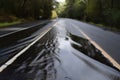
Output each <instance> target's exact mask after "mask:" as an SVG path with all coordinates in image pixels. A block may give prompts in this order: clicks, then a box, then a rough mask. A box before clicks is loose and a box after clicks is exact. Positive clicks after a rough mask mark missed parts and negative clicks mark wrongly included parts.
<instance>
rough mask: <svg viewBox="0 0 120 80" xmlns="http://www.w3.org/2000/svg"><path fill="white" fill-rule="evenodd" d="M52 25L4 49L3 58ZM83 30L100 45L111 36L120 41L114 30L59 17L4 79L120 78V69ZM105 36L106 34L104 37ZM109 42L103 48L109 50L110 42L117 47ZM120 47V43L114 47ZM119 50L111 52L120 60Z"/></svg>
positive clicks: (2, 78)
mask: <svg viewBox="0 0 120 80" xmlns="http://www.w3.org/2000/svg"><path fill="white" fill-rule="evenodd" d="M50 27H52V26H45V27H44V29H43V28H39V29H38V30H37V31H35V32H33V33H31V34H30V35H29V36H26V37H23V38H21V39H19V40H17V42H15V43H14V44H13V43H12V44H10V45H9V46H7V47H4V49H1V50H0V52H2V53H1V54H2V56H0V57H1V58H0V59H1V61H6V60H5V58H8V59H9V58H11V57H9V56H12V55H15V54H17V53H18V52H19V51H21V50H22V49H24V48H25V47H26V46H28V45H29V44H30V43H31V42H33V41H34V40H36V37H38V36H39V35H41V32H42V31H45V30H46V29H48V28H50ZM79 29H81V30H82V31H84V32H85V33H86V34H87V35H88V36H89V37H91V38H92V39H93V40H94V41H96V42H97V43H98V44H99V43H101V44H99V45H100V46H101V45H102V41H105V39H107V40H108V41H109V37H111V36H112V37H114V40H115V41H120V40H119V39H120V36H119V35H117V34H114V33H112V32H109V31H104V30H102V29H100V28H97V27H94V26H92V25H88V24H85V23H82V22H78V21H74V20H70V19H58V20H57V23H56V25H54V26H53V28H52V29H51V30H50V31H49V32H48V33H47V34H45V35H44V36H43V37H42V38H41V39H39V40H38V41H37V42H36V43H35V44H34V45H33V46H31V47H30V48H29V49H28V50H27V51H25V52H24V54H22V55H21V56H19V57H18V58H17V59H16V60H15V61H14V62H13V63H12V64H11V65H9V66H8V67H7V68H6V69H4V70H3V71H2V72H1V73H0V80H120V72H119V71H118V70H117V69H116V68H114V66H113V65H112V63H111V62H110V61H109V60H108V59H107V58H105V57H104V56H103V55H102V54H101V52H100V51H99V50H98V49H97V48H95V46H94V45H92V44H91V43H90V42H89V41H88V40H87V39H85V36H83V35H82V33H81V32H80V31H79ZM94 33H95V34H94ZM99 33H100V34H99ZM104 35H106V37H103V36H104ZM113 35H114V36H113ZM107 37H108V38H107ZM99 39H100V40H99ZM102 39H104V40H102ZM112 40H113V39H112ZM112 40H111V39H110V41H112ZM108 41H106V42H104V43H103V44H104V45H105V43H107V42H108ZM109 43H111V44H107V45H105V46H104V45H103V46H104V47H103V46H102V48H103V49H105V50H106V51H107V49H109V47H111V46H110V45H112V46H113V44H114V45H115V43H116V42H113V41H112V42H109ZM119 46H120V45H119V44H117V45H116V46H113V48H115V47H116V48H119ZM113 48H112V49H113ZM116 48H115V49H113V50H112V51H114V50H117V51H118V52H117V53H119V49H116ZM110 50H111V48H110ZM108 53H109V52H108ZM117 53H112V52H110V54H109V55H111V56H112V57H113V58H114V59H115V60H117V61H118V62H119V54H117ZM3 57H4V58H3ZM2 58H3V59H2ZM8 59H7V60H8ZM0 64H1V65H2V64H3V62H1V63H0Z"/></svg>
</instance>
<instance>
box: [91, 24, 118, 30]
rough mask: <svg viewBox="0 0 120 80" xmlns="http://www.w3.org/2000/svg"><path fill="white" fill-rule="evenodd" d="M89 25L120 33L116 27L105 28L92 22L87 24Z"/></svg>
mask: <svg viewBox="0 0 120 80" xmlns="http://www.w3.org/2000/svg"><path fill="white" fill-rule="evenodd" d="M89 24H92V25H96V26H98V27H101V28H103V29H104V30H110V31H113V32H120V29H117V28H116V27H111V26H105V25H103V24H96V23H93V22H89Z"/></svg>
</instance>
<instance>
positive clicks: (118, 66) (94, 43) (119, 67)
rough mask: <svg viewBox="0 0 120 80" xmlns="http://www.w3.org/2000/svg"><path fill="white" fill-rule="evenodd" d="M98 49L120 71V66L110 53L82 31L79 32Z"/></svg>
mask: <svg viewBox="0 0 120 80" xmlns="http://www.w3.org/2000/svg"><path fill="white" fill-rule="evenodd" d="M79 31H80V32H81V33H82V34H83V35H84V36H85V37H86V38H87V39H88V40H89V41H90V42H91V43H92V44H93V45H94V46H95V47H96V48H97V49H99V50H100V51H101V52H102V54H103V55H104V56H105V57H106V58H107V59H108V60H109V61H111V63H112V64H113V65H114V66H115V67H116V68H118V69H119V70H120V64H119V63H117V62H116V61H115V60H114V59H113V58H112V57H111V56H110V55H108V53H107V52H106V51H105V50H103V49H102V48H101V47H100V46H99V45H98V44H97V43H96V42H95V41H93V40H92V39H91V38H90V37H88V36H87V35H86V34H85V33H84V32H83V31H82V30H79Z"/></svg>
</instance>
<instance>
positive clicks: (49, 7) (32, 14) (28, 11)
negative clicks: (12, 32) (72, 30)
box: [0, 0, 55, 27]
mask: <svg viewBox="0 0 120 80" xmlns="http://www.w3.org/2000/svg"><path fill="white" fill-rule="evenodd" d="M53 4H54V0H0V26H1V27H2V26H8V25H13V24H17V23H20V22H24V21H33V20H38V19H50V18H51V16H52V13H54V12H53V10H54V8H53ZM54 15H55V13H54ZM52 17H53V16H52Z"/></svg>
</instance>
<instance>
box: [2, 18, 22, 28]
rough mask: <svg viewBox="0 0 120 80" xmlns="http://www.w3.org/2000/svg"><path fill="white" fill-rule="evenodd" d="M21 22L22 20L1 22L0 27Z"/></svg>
mask: <svg viewBox="0 0 120 80" xmlns="http://www.w3.org/2000/svg"><path fill="white" fill-rule="evenodd" d="M19 23H21V20H18V21H13V22H3V23H1V22H0V28H1V27H6V26H11V25H15V24H19Z"/></svg>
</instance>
